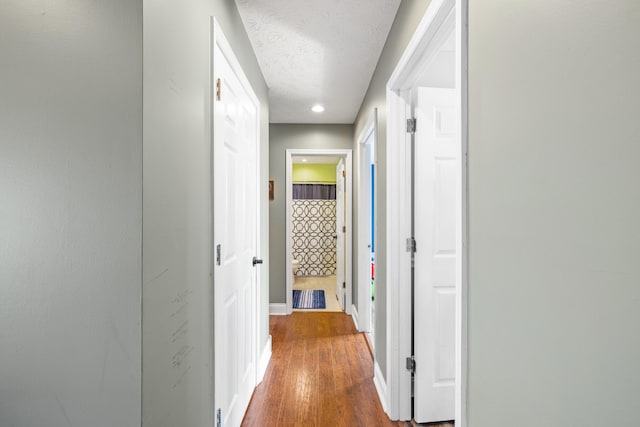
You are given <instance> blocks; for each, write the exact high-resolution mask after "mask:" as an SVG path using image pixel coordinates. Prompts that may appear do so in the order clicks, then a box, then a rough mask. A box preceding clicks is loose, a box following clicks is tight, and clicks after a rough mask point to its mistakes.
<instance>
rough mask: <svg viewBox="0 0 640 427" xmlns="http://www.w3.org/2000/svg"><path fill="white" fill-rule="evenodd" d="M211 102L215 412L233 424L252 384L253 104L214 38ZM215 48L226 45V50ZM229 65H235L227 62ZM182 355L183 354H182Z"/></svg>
mask: <svg viewBox="0 0 640 427" xmlns="http://www.w3.org/2000/svg"><path fill="white" fill-rule="evenodd" d="M216 36H217V37H216V41H215V44H214V87H215V90H216V92H217V93H216V94H214V100H213V103H214V105H213V116H214V119H213V120H214V121H213V127H214V142H213V236H214V243H213V244H214V257H215V260H214V323H215V341H214V358H215V405H216V406H215V407H216V411H220V412H219V416H220V419H221V422H222V425H224V426H227V427H235V426H239V425H240V423H241V422H242V418H243V416H244V412H245V410H246V408H247V406H248V404H249V399H250V398H251V394H252V393H253V389H254V387H255V385H256V343H255V334H256V311H257V310H256V294H257V274H256V268H255V265H254V263H253V258H254V257H255V256H256V254H257V253H256V251H257V247H256V242H257V230H258V225H257V224H258V222H257V215H256V210H257V206H256V203H257V198H256V194H257V193H256V192H257V182H258V164H257V158H256V156H257V153H258V152H259V145H258V130H257V125H256V121H257V114H258V108H257V99H256V98H255V95H253V96H252V94H250V92H249V91H248V90H247V89H246V84H245V85H244V86H243V84H242V83H241V81H245V82H246V78H244V75H241V74H240V73H241V71H240V72H239V71H238V69H237V61H235V58H233V56H232V55H233V54H232V53H231V52H230V48H228V45H226V44H223V43H222V40H221V36H220V35H219V34H216ZM221 45H222V47H225V46H227V48H226V49H224V50H223V49H222V48H221ZM233 63H235V64H236V67H233V66H232V64H233ZM185 351H187V350H185Z"/></svg>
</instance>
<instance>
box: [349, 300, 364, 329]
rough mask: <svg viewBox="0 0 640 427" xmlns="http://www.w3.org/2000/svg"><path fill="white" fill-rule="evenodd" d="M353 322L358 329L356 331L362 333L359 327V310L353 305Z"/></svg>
mask: <svg viewBox="0 0 640 427" xmlns="http://www.w3.org/2000/svg"><path fill="white" fill-rule="evenodd" d="M351 320H353V325H354V326H355V327H356V329H357V330H359V331H362V330H361V329H360V328H359V327H358V309H357V308H356V306H355V305H351Z"/></svg>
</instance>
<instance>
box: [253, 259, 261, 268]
mask: <svg viewBox="0 0 640 427" xmlns="http://www.w3.org/2000/svg"><path fill="white" fill-rule="evenodd" d="M251 263H252V264H253V266H254V267H255V266H256V264H262V260H261V259H258V258H256V257H253V261H252V262H251Z"/></svg>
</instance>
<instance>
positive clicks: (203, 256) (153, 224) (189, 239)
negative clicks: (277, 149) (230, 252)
mask: <svg viewBox="0 0 640 427" xmlns="http://www.w3.org/2000/svg"><path fill="white" fill-rule="evenodd" d="M211 16H215V17H216V19H217V20H218V22H219V23H220V25H221V26H222V29H223V31H224V33H225V36H226V37H227V39H228V40H229V42H230V44H231V46H232V48H233V50H234V52H235V54H236V56H237V57H238V60H239V61H240V63H241V65H242V67H243V69H244V71H245V74H246V75H247V77H248V78H249V80H250V82H251V84H252V86H253V89H254V91H255V92H256V94H257V96H258V98H259V99H260V102H261V111H260V114H261V121H262V124H261V138H262V143H263V146H262V151H261V152H260V155H259V156H260V157H259V161H260V164H261V167H262V179H263V182H264V183H265V185H264V188H261V191H262V200H263V204H262V206H261V212H263V213H264V214H263V215H261V218H262V235H261V244H262V248H261V250H260V253H259V254H258V255H260V256H262V257H264V258H265V259H268V241H269V239H268V223H267V216H266V211H267V172H268V169H267V161H268V160H267V159H268V131H269V130H268V119H269V118H268V101H267V87H266V84H265V82H264V79H263V77H262V74H261V72H260V70H259V67H258V63H257V61H256V58H255V56H254V53H253V50H252V48H251V45H250V44H249V40H248V38H247V35H246V33H245V31H244V26H243V24H242V22H241V20H240V16H239V15H238V12H237V9H236V5H235V2H234V1H232V0H196V1H189V2H184V1H180V0H170V1H163V2H154V1H146V2H145V8H144V46H145V50H144V69H145V72H144V107H145V113H144V244H143V252H144V259H143V261H144V262H143V274H144V276H143V282H144V287H143V295H144V307H143V309H144V310H143V312H144V317H143V326H144V341H143V350H144V376H143V410H144V414H143V418H144V420H143V421H144V424H145V425H148V426H152V427H156V426H167V427H173V426H204V425H213V412H212V405H211V402H212V399H213V390H212V387H211V386H212V383H211V377H212V376H213V368H212V363H211V361H212V340H213V324H212V319H211V318H210V315H209V310H210V304H211V297H212V295H211V291H212V284H211V273H212V271H211V267H212V250H211V212H210V209H211V163H210V162H211V127H210V126H211V108H210V105H211V103H212V100H211V96H210V94H211V80H210V78H211V76H210V65H211V61H210V58H211V27H210V17H211ZM260 272H261V276H260V279H261V285H262V290H261V293H262V300H261V301H259V313H258V316H259V317H260V319H261V320H262V331H261V339H260V341H261V342H260V343H259V346H260V349H262V348H263V346H264V345H265V343H266V342H267V339H268V277H269V276H268V268H266V266H263V267H261V269H260ZM182 354H187V356H186V357H184V358H182V356H181V355H182ZM174 356H176V357H177V359H176V358H174ZM176 360H180V363H179V364H178V363H175V364H174V362H175V361H176Z"/></svg>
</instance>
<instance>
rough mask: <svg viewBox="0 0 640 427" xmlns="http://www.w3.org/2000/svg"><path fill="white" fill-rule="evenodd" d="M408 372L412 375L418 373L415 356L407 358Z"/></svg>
mask: <svg viewBox="0 0 640 427" xmlns="http://www.w3.org/2000/svg"><path fill="white" fill-rule="evenodd" d="M407 371H411V374H415V373H416V358H415V356H413V355H411V357H407Z"/></svg>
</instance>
